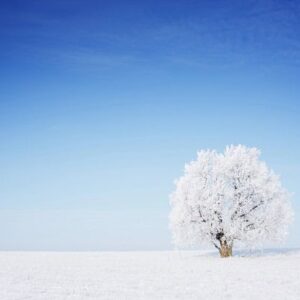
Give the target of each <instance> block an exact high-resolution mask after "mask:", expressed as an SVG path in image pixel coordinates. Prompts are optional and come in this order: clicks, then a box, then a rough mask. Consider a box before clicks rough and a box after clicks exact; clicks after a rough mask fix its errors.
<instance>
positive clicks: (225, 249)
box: [219, 241, 232, 257]
mask: <svg viewBox="0 0 300 300" xmlns="http://www.w3.org/2000/svg"><path fill="white" fill-rule="evenodd" d="M219 252H220V255H221V257H229V256H232V244H231V245H228V244H227V242H226V241H224V242H221V245H220V248H219Z"/></svg>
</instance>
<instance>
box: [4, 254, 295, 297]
mask: <svg viewBox="0 0 300 300" xmlns="http://www.w3.org/2000/svg"><path fill="white" fill-rule="evenodd" d="M0 299H1V300H7V299H9V300H18V299H34V300H39V299H43V300H44V299H51V300H57V299H97V300H99V299H117V300H119V299H197V300H199V299H255V300H258V299H264V300H266V299H272V300H274V299H280V300H284V299H288V300H292V299H300V251H285V252H284V253H281V254H280V253H277V254H273V253H266V254H264V255H254V256H247V257H242V256H241V255H240V256H238V257H233V258H229V259H220V258H219V257H217V256H216V255H213V254H208V253H206V254H205V253H204V252H103V253H101V252H99V253H97V252H85V253H76V252H73V253H64V252H61V253H53V252H52V253H51V252H27V253H26V252H0Z"/></svg>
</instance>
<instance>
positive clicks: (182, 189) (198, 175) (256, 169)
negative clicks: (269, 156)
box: [170, 145, 292, 249]
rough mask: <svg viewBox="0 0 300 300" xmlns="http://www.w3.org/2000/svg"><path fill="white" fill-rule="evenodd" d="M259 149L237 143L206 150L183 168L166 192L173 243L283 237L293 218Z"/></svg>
mask: <svg viewBox="0 0 300 300" xmlns="http://www.w3.org/2000/svg"><path fill="white" fill-rule="evenodd" d="M259 155H260V151H259V150H257V149H256V148H247V147H245V146H242V145H238V146H228V147H226V149H225V151H224V153H217V152H216V151H211V150H205V151H203V150H202V151H200V152H199V153H198V157H197V160H195V161H192V162H191V163H189V164H187V165H186V166H185V172H184V175H183V176H182V177H181V178H180V179H179V180H178V181H177V182H176V189H175V191H174V192H173V193H172V195H171V197H170V198H171V199H170V203H171V214H170V227H171V230H172V233H173V239H174V243H175V244H176V245H178V246H189V245H199V244H203V243H210V244H213V245H215V247H217V248H218V249H219V248H220V245H221V244H222V242H225V243H226V244H227V245H230V247H232V245H233V243H241V244H246V245H255V244H261V243H263V242H266V241H277V240H281V239H283V238H284V237H285V236H286V234H287V229H288V225H289V224H290V222H291V220H292V210H291V206H290V202H289V195H288V193H287V192H286V190H285V189H284V188H283V187H282V186H281V183H280V180H279V178H278V176H276V175H275V174H274V173H273V172H272V171H271V170H270V169H268V167H267V166H266V164H265V163H264V162H263V161H261V160H259Z"/></svg>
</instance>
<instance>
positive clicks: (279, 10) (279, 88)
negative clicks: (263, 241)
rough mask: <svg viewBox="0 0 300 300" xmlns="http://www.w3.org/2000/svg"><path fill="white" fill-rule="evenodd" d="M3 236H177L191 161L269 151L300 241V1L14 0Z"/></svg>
mask: <svg viewBox="0 0 300 300" xmlns="http://www.w3.org/2000/svg"><path fill="white" fill-rule="evenodd" d="M0 23H1V27H0V36H1V47H0V58H1V68H0V77H1V80H0V97H1V98H0V138H1V143H0V236H1V242H0V249H2V250H4V249H6V250H9V249H14V250H30V249H33V250H45V249H46V250H149V249H158V250H160V249H171V247H172V246H171V242H170V233H169V230H168V217H167V216H168V213H169V204H168V196H169V194H170V192H171V191H172V190H173V188H174V185H173V181H174V179H175V178H177V177H179V176H180V175H181V174H182V171H183V166H184V163H185V162H188V161H190V160H192V159H194V158H195V156H196V152H197V150H199V149H202V148H214V149H217V150H219V151H222V150H223V149H224V147H225V146H226V145H227V144H238V143H241V144H245V145H247V146H256V147H258V148H260V149H261V150H262V158H263V159H264V160H265V161H266V162H267V163H268V164H269V166H271V167H272V168H273V169H274V170H275V172H276V173H278V174H280V175H281V178H282V182H283V184H284V186H285V187H286V188H287V189H288V190H289V191H290V192H292V193H293V199H292V201H293V206H294V209H295V213H296V215H295V218H296V220H295V222H294V224H293V226H292V228H291V235H290V237H289V239H288V241H287V244H286V245H287V246H289V247H298V246H300V222H299V215H300V202H299V194H300V185H299V182H300V159H299V154H300V151H299V149H300V131H299V129H300V117H299V115H300V106H299V104H300V99H299V96H300V80H299V78H300V69H299V67H300V39H299V37H300V4H299V2H298V1H275V0H273V1H272V0H269V1H189V0H181V1H175V0H172V1H92V0H91V1H79V0H73V1H66V0H59V1H58V0H51V1H37V0H36V1H29V0H28V1H16V0H10V1H1V8H0Z"/></svg>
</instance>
